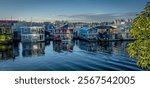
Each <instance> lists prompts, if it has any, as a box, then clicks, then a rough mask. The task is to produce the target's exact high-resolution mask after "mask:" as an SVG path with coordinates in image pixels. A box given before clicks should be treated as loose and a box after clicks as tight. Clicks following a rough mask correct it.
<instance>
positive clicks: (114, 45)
mask: <svg viewBox="0 0 150 88" xmlns="http://www.w3.org/2000/svg"><path fill="white" fill-rule="evenodd" d="M128 43H129V42H121V41H118V42H86V41H77V46H78V47H79V48H80V49H82V50H86V51H88V52H105V53H109V54H111V53H117V54H118V53H127V52H126V46H127V44H128Z"/></svg>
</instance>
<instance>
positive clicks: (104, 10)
mask: <svg viewBox="0 0 150 88" xmlns="http://www.w3.org/2000/svg"><path fill="white" fill-rule="evenodd" d="M148 1H149V0H138V1H137V0H0V13H1V14H0V18H1V19H2V18H3V19H6V18H7V19H8V18H10V17H11V16H12V17H13V18H17V19H19V18H20V19H21V18H22V19H30V18H31V17H33V19H34V20H37V19H42V18H45V19H42V20H56V19H70V20H73V19H76V18H78V19H77V20H81V19H80V18H83V19H82V20H96V19H97V18H99V19H100V17H101V18H103V17H105V18H109V19H112V18H117V17H120V16H123V17H126V16H131V17H133V15H135V12H140V11H142V10H143V8H144V5H145V4H146V2H148ZM133 13H134V14H133ZM105 14H106V16H105ZM60 15H61V16H60ZM107 15H108V16H107ZM72 16H73V18H72ZM89 18H90V19H89ZM92 18H93V19H92ZM102 20H105V19H102ZM107 20H108V19H107Z"/></svg>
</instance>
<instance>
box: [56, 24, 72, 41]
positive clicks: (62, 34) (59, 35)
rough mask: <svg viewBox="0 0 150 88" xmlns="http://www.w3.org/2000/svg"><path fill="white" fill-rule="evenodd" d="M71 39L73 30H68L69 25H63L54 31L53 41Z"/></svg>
mask: <svg viewBox="0 0 150 88" xmlns="http://www.w3.org/2000/svg"><path fill="white" fill-rule="evenodd" d="M72 39H73V28H70V27H69V25H68V24H67V25H64V26H62V27H60V28H58V29H55V31H54V38H53V40H55V41H71V40H72Z"/></svg>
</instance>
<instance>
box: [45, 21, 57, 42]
mask: <svg viewBox="0 0 150 88" xmlns="http://www.w3.org/2000/svg"><path fill="white" fill-rule="evenodd" d="M55 29H56V28H55V27H54V26H53V25H52V24H49V23H47V24H46V23H45V40H52V39H53V37H54V31H55Z"/></svg>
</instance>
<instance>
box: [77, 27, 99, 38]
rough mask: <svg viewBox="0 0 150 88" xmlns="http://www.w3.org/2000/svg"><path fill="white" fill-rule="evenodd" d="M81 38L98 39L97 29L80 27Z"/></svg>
mask: <svg viewBox="0 0 150 88" xmlns="http://www.w3.org/2000/svg"><path fill="white" fill-rule="evenodd" d="M79 38H80V39H83V40H87V41H93V40H97V29H95V28H89V27H82V28H80V29H79Z"/></svg>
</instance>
